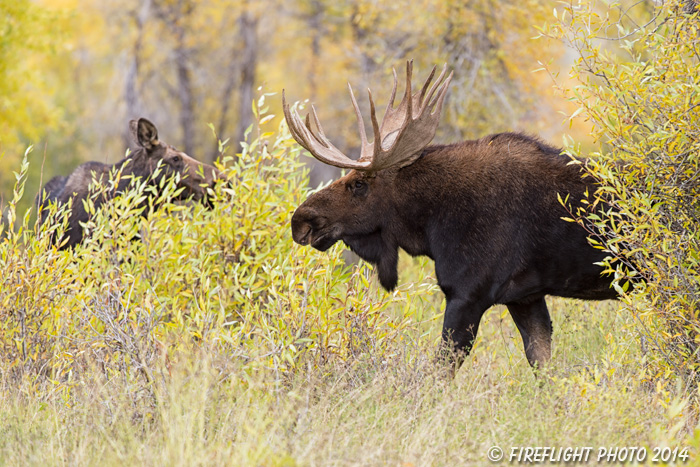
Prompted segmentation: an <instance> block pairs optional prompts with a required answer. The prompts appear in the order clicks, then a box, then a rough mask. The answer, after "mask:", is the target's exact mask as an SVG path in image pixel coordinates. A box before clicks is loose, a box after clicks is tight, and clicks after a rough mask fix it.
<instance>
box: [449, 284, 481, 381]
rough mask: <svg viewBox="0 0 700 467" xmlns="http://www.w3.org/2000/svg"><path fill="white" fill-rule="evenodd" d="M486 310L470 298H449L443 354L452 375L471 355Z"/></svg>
mask: <svg viewBox="0 0 700 467" xmlns="http://www.w3.org/2000/svg"><path fill="white" fill-rule="evenodd" d="M485 311H486V307H482V306H477V305H475V304H474V303H473V302H471V301H468V300H464V299H460V298H448V299H447V307H446V308H445V321H444V322H443V324H442V350H441V354H442V356H443V360H445V361H446V363H447V364H448V365H449V367H450V372H451V375H452V376H454V374H455V373H456V372H457V370H458V369H459V367H460V366H461V365H462V362H464V358H465V357H466V356H467V355H469V352H470V351H471V349H472V346H473V344H474V339H476V334H477V332H478V331H479V323H480V322H481V317H482V316H483V315H484V312H485Z"/></svg>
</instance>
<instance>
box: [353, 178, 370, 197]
mask: <svg viewBox="0 0 700 467" xmlns="http://www.w3.org/2000/svg"><path fill="white" fill-rule="evenodd" d="M350 190H351V191H352V194H353V195H355V196H364V195H365V194H366V193H367V182H365V181H364V180H355V181H354V182H353V183H352V185H351V187H350Z"/></svg>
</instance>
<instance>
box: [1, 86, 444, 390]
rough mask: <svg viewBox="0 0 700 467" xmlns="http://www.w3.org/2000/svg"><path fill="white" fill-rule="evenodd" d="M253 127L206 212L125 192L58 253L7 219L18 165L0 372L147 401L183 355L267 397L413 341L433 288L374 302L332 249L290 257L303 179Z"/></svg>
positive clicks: (226, 162) (274, 139)
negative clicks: (93, 382)
mask: <svg viewBox="0 0 700 467" xmlns="http://www.w3.org/2000/svg"><path fill="white" fill-rule="evenodd" d="M264 97H265V96H263V97H262V98H261V101H260V102H259V103H258V104H260V105H261V106H262V105H264ZM268 121H269V118H265V117H260V120H259V121H258V124H257V126H256V129H257V138H256V139H255V140H254V141H252V142H250V143H249V144H247V145H245V146H244V151H243V152H242V154H240V155H238V157H236V158H232V157H230V156H224V157H223V158H222V165H221V168H222V170H223V172H224V173H225V174H226V176H227V178H228V180H229V183H228V184H227V185H219V186H217V187H216V188H215V189H213V190H212V192H211V195H212V199H213V208H207V207H206V206H204V205H201V204H192V203H185V204H182V203H174V202H172V199H173V197H174V195H175V194H176V190H175V188H174V185H173V184H172V183H170V184H168V185H165V186H162V187H160V189H159V190H158V193H159V199H158V200H156V202H154V203H150V205H149V207H146V208H143V207H142V206H143V202H142V201H143V200H144V196H145V195H146V193H145V191H146V190H149V189H152V188H148V187H146V186H145V185H144V184H143V183H135V184H134V187H133V190H131V191H130V192H128V193H127V194H125V195H123V196H121V197H119V198H117V199H115V200H114V201H113V202H111V203H108V204H107V205H106V206H105V207H103V208H102V209H100V210H97V211H96V212H94V215H93V218H92V219H91V221H90V222H89V223H88V225H86V226H85V227H86V228H87V229H89V230H90V236H89V238H88V239H87V240H86V241H85V242H84V244H83V245H81V246H79V247H77V248H75V249H74V250H71V251H58V250H57V249H56V247H55V246H52V245H51V243H50V238H49V237H50V235H49V233H50V232H48V231H47V230H49V229H48V228H47V227H41V228H39V227H35V228H32V226H31V224H30V222H29V215H28V214H27V215H25V216H24V217H23V219H22V220H21V221H17V220H15V214H14V213H15V207H14V206H16V204H17V201H18V200H19V199H21V197H22V190H23V180H24V174H26V170H27V166H26V162H25V164H24V165H23V171H22V173H20V174H18V176H17V177H18V184H17V188H16V190H15V196H14V198H15V199H14V200H13V202H12V203H10V212H11V217H10V221H11V222H10V226H9V228H8V229H7V230H6V232H5V234H6V235H5V238H3V239H2V241H1V243H0V270H2V271H3V273H2V279H0V281H1V282H2V284H1V287H0V345H1V346H2V352H0V370H1V371H4V372H5V373H6V376H8V375H9V376H18V377H19V376H23V377H28V378H29V380H31V381H32V382H33V384H32V385H30V386H29V387H32V388H40V387H44V386H45V385H46V384H48V385H49V386H50V387H52V388H54V389H55V390H65V391H66V393H67V394H69V393H70V388H71V386H72V385H73V384H76V383H77V382H79V381H80V379H81V378H82V377H85V375H87V374H92V375H93V376H94V377H97V376H99V375H101V377H104V378H105V379H106V380H107V381H108V380H109V379H110V378H114V377H120V378H122V380H123V381H126V382H127V383H128V384H132V385H133V387H134V388H135V391H141V390H144V389H145V392H146V393H150V394H151V395H153V396H154V397H156V395H157V393H158V391H154V390H153V388H154V387H155V386H156V385H158V384H159V381H162V380H163V378H164V377H167V371H168V368H169V366H170V364H171V363H172V361H173V359H187V358H193V356H195V358H196V354H197V352H209V353H215V354H216V355H219V356H221V357H222V358H225V359H226V361H228V362H230V361H236V362H238V367H239V368H241V369H242V371H243V373H242V374H245V372H250V371H256V372H267V373H269V375H270V376H271V378H272V379H271V381H277V382H279V381H282V380H283V379H284V378H285V375H290V374H293V373H294V371H295V369H296V368H298V367H299V366H300V365H323V364H325V363H328V362H333V363H334V364H335V363H340V364H343V362H347V361H349V360H350V359H358V358H359V359H365V360H366V361H367V363H368V364H382V362H384V363H385V362H386V361H387V359H390V358H391V354H392V353H396V352H398V350H397V349H399V347H397V343H401V342H402V341H407V340H410V339H412V338H415V339H419V337H420V335H421V333H424V331H425V328H426V326H424V325H422V324H421V322H423V321H424V318H428V316H427V315H426V316H422V315H421V313H423V312H422V311H421V310H424V309H425V308H426V307H422V306H420V305H421V303H423V302H425V303H430V302H434V301H435V300H436V299H438V298H437V297H433V294H434V292H435V285H434V279H433V280H430V279H426V281H424V282H419V283H417V284H413V285H408V286H404V287H400V288H399V289H397V290H396V291H395V292H393V293H391V294H386V293H384V292H380V291H378V289H377V286H376V285H375V284H376V281H375V279H373V273H372V270H371V267H370V266H368V265H366V264H365V263H360V264H359V265H350V266H348V265H346V263H345V262H344V260H343V258H342V248H341V247H340V246H336V247H334V248H332V249H331V250H329V251H328V252H327V253H324V254H316V253H314V252H313V251H312V250H310V249H308V248H302V247H299V246H298V245H296V244H294V243H293V241H292V239H291V232H290V228H289V221H290V217H291V214H292V212H293V211H294V209H295V208H296V206H298V204H299V203H300V202H301V201H303V199H305V197H306V196H307V194H308V188H306V186H307V180H306V171H305V170H304V169H303V166H302V164H301V163H300V162H299V161H298V159H299V157H298V156H299V152H298V151H299V149H298V146H297V145H296V144H294V143H293V140H291V138H290V135H289V133H288V132H287V130H286V127H280V128H279V129H278V130H277V131H273V132H266V131H264V128H265V126H266V125H268V123H267V122H268ZM223 148H224V146H223V145H222V149H223ZM25 160H26V158H25ZM118 176H119V174H114V177H118ZM105 189H109V187H106V188H105ZM90 204H91V203H88V205H89V206H88V208H89V209H92V210H93V211H94V208H93V207H91V205H90ZM153 205H158V206H159V208H158V209H154V208H153V207H152V206H153ZM56 228H58V229H59V230H60V229H61V228H65V225H63V226H59V227H52V228H51V229H56ZM57 235H60V232H58V234H57ZM432 309H433V308H432V306H431V310H432ZM433 313H434V312H433ZM431 339H432V338H431ZM431 339H428V340H431ZM432 340H433V341H434V339H432ZM423 341H425V339H423ZM404 343H405V344H408V343H407V342H404ZM432 343H434V342H430V344H432ZM88 370H89V372H88ZM95 370H97V371H95ZM95 375H97V376H95ZM91 377H92V376H91ZM34 383H35V384H34Z"/></svg>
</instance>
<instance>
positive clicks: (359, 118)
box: [348, 83, 367, 149]
mask: <svg viewBox="0 0 700 467" xmlns="http://www.w3.org/2000/svg"><path fill="white" fill-rule="evenodd" d="M348 89H349V90H350V99H352V106H353V107H354V108H355V117H357V129H358V130H359V132H360V139H361V140H362V148H363V149H364V147H365V146H367V133H366V132H365V121H364V119H363V118H362V113H361V112H360V107H359V106H358V105H357V100H355V93H354V92H352V86H350V83H348Z"/></svg>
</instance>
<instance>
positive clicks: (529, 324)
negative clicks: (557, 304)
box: [506, 297, 552, 368]
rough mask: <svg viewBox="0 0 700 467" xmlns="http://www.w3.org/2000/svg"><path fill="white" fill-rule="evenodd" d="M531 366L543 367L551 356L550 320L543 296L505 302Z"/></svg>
mask: <svg viewBox="0 0 700 467" xmlns="http://www.w3.org/2000/svg"><path fill="white" fill-rule="evenodd" d="M506 306H507V307H508V311H510V315H511V316H512V317H513V321H515V325H516V326H517V327H518V330H519V331H520V335H521V336H522V338H523V345H524V346H525V355H526V356H527V360H528V362H530V365H531V366H532V367H540V368H541V367H543V366H544V365H545V364H546V363H547V362H548V361H549V359H550V357H551V356H552V320H551V319H550V317H549V310H547V302H545V300H544V297H542V298H539V299H537V300H535V301H533V302H526V303H508V304H506Z"/></svg>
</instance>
